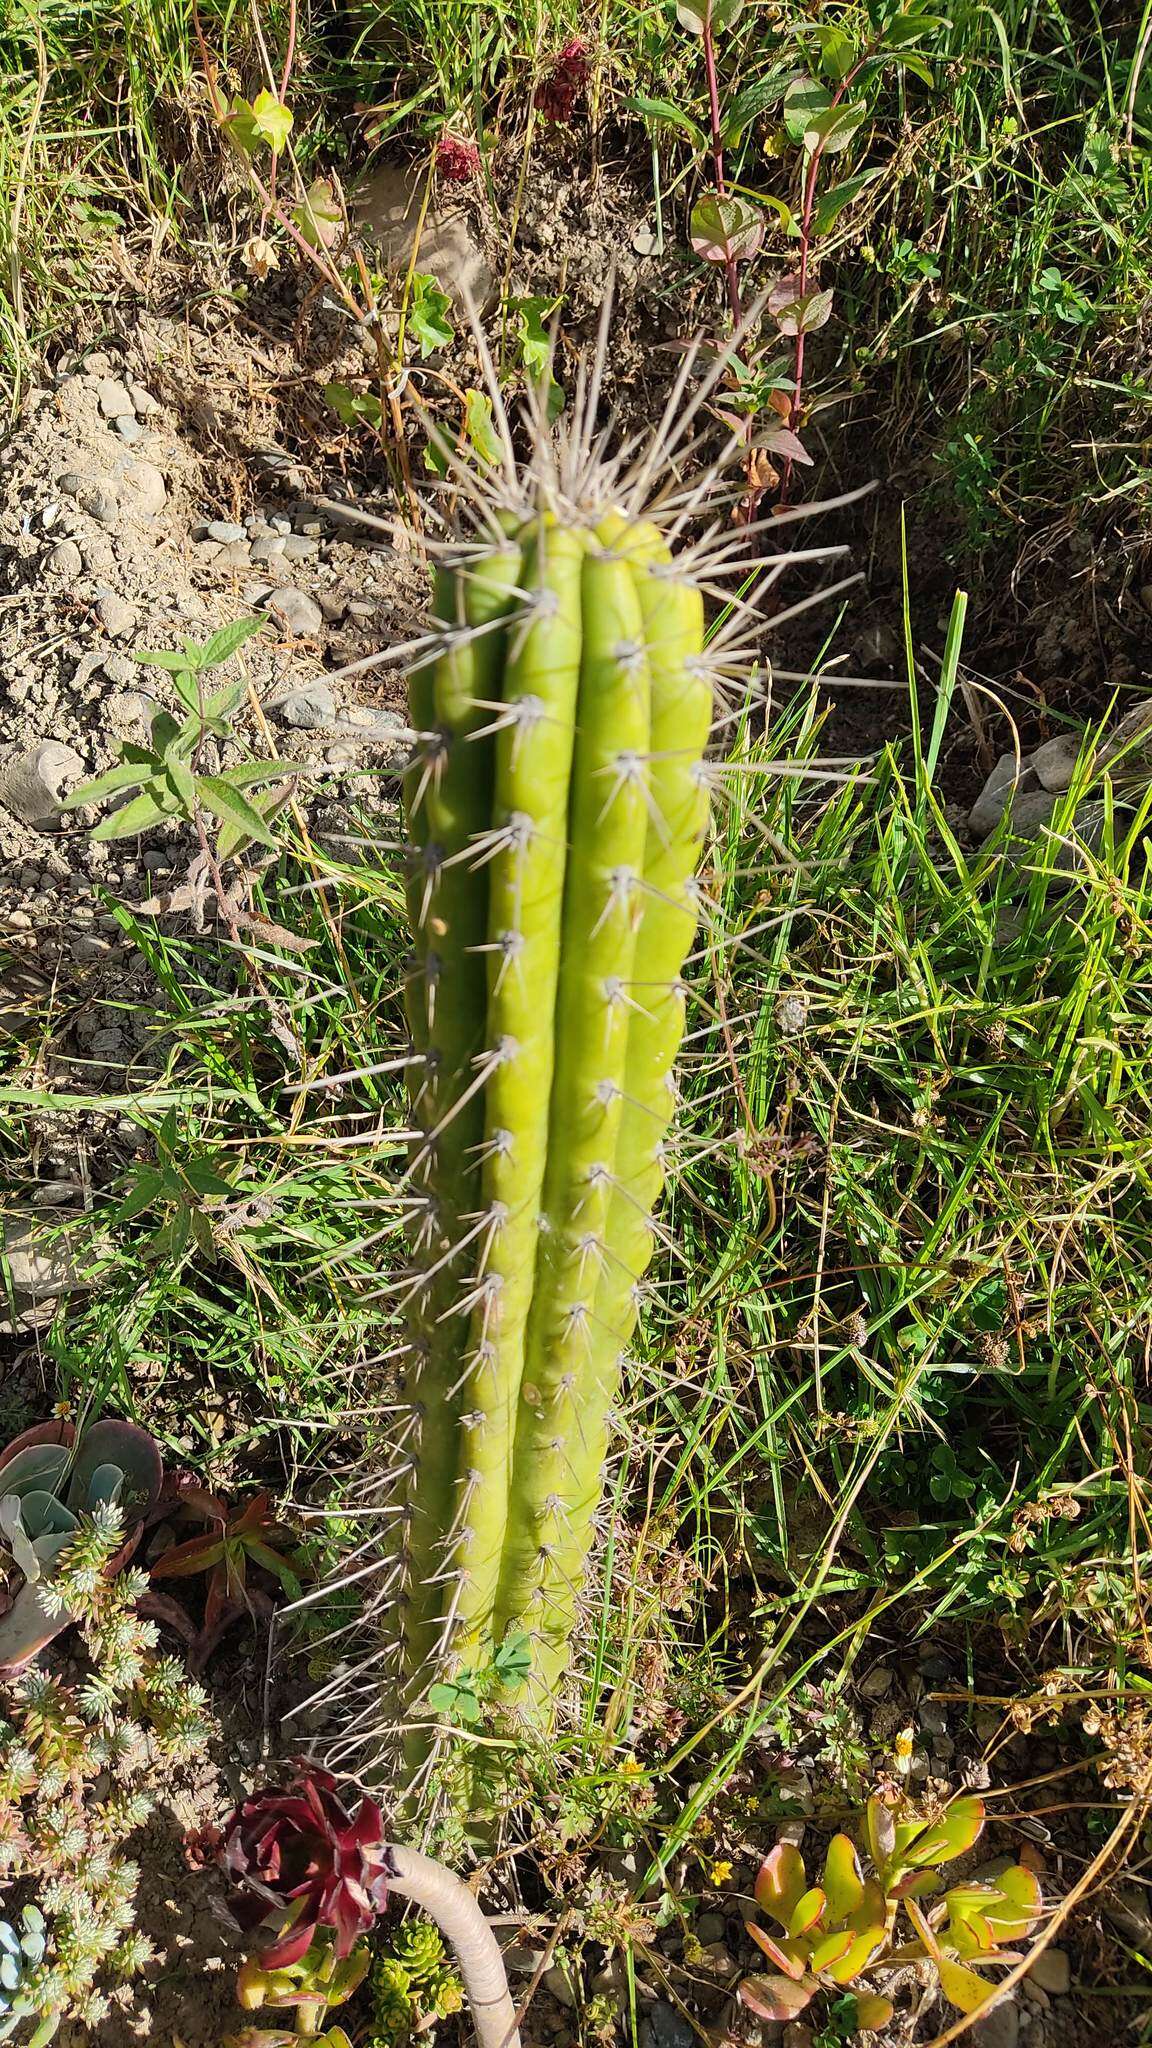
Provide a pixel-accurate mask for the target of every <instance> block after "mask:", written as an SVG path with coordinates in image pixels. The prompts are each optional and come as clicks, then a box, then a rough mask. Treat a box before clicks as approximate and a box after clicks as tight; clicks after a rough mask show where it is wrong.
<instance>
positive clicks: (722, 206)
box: [688, 192, 764, 263]
mask: <svg viewBox="0 0 1152 2048" xmlns="http://www.w3.org/2000/svg"><path fill="white" fill-rule="evenodd" d="M688 235H689V239H690V241H691V243H692V247H693V248H694V249H695V251H696V254H697V255H698V256H702V257H703V258H704V261H705V262H706V263H727V262H729V261H732V262H735V263H746V262H747V261H748V259H749V257H751V256H755V254H756V252H757V250H758V249H759V248H760V246H761V244H762V243H763V240H764V216H763V214H762V213H761V212H760V210H759V208H758V207H755V206H753V205H751V203H750V202H749V201H748V200H747V199H734V198H732V197H731V196H729V197H726V198H723V199H722V198H721V197H720V195H719V193H718V192H705V193H704V195H703V197H702V198H700V199H698V200H697V201H696V204H695V206H694V207H693V208H692V217H691V220H690V221H689V224H688Z"/></svg>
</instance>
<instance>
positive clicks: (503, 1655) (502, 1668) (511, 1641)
mask: <svg viewBox="0 0 1152 2048" xmlns="http://www.w3.org/2000/svg"><path fill="white" fill-rule="evenodd" d="M492 1669H493V1671H494V1672H495V1673H496V1676H497V1678H498V1679H499V1680H500V1683H501V1685H503V1686H506V1687H507V1688H508V1689H509V1691H512V1690H514V1689H515V1688H517V1687H519V1686H521V1685H523V1684H524V1682H525V1680H526V1679H527V1677H528V1675H529V1673H530V1672H531V1669H532V1638H531V1636H530V1635H528V1634H527V1632H526V1631H525V1630H524V1629H517V1630H516V1631H515V1632H514V1633H513V1634H512V1635H510V1636H505V1638H504V1641H503V1642H502V1643H501V1645H500V1648H499V1649H498V1650H497V1652H496V1655H495V1656H494V1657H493V1659H492Z"/></svg>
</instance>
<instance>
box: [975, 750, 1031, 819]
mask: <svg viewBox="0 0 1152 2048" xmlns="http://www.w3.org/2000/svg"><path fill="white" fill-rule="evenodd" d="M1026 773H1027V764H1026V763H1021V762H1019V761H1018V759H1017V756H1016V755H1015V754H1001V756H1000V759H999V760H998V761H997V763H996V766H995V767H994V768H993V770H992V773H991V774H990V775H989V777H988V780H987V782H986V783H985V784H984V787H983V789H982V790H981V791H980V794H979V796H978V797H977V799H976V801H975V803H974V804H973V806H972V809H971V811H970V812H969V814H968V823H969V825H970V827H971V829H972V831H973V832H975V833H977V834H978V836H979V837H980V838H981V839H984V838H986V837H987V835H988V833H989V832H994V831H995V830H996V827H997V825H998V824H999V823H1000V820H1001V818H1002V817H1003V816H1004V812H1005V810H1006V808H1007V806H1008V804H1009V803H1010V802H1011V801H1012V795H1013V792H1014V790H1015V789H1016V788H1017V787H1018V785H1019V783H1020V782H1021V781H1022V780H1023V778H1024V776H1025V775H1026ZM1031 787H1033V788H1034V787H1035V784H1034V783H1033V784H1032V785H1031Z"/></svg>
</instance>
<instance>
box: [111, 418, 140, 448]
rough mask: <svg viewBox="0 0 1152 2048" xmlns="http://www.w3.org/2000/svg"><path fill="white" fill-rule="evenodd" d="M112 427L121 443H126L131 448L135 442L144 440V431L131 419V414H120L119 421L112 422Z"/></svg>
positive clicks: (136, 421)
mask: <svg viewBox="0 0 1152 2048" xmlns="http://www.w3.org/2000/svg"><path fill="white" fill-rule="evenodd" d="M113 425H114V426H115V428H116V432H117V433H118V434H119V436H120V439H121V440H122V441H127V443H128V445H129V447H131V446H132V444H133V443H134V442H135V441H142V440H143V439H144V429H143V427H142V426H141V425H140V422H139V420H137V419H133V417H132V414H131V413H121V415H120V417H119V419H118V420H115V421H114V422H113Z"/></svg>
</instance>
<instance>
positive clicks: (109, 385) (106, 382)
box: [97, 377, 136, 420]
mask: <svg viewBox="0 0 1152 2048" xmlns="http://www.w3.org/2000/svg"><path fill="white" fill-rule="evenodd" d="M97 396H98V398H99V401H100V410H101V412H102V413H103V415H104V417H105V419H106V420H120V419H124V418H125V417H127V418H129V419H130V418H131V417H132V415H133V413H134V412H135V410H136V408H135V406H134V405H133V403H132V400H131V398H130V397H129V395H128V392H127V390H126V388H125V386H124V385H123V384H121V383H120V381H119V379H118V378H116V377H102V378H101V380H100V388H99V391H98V393H97Z"/></svg>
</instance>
